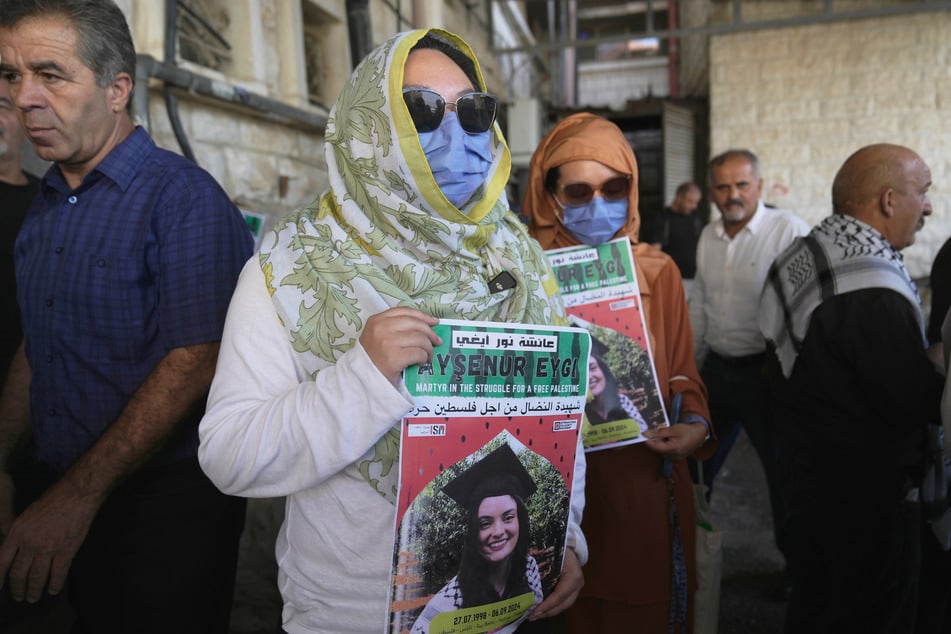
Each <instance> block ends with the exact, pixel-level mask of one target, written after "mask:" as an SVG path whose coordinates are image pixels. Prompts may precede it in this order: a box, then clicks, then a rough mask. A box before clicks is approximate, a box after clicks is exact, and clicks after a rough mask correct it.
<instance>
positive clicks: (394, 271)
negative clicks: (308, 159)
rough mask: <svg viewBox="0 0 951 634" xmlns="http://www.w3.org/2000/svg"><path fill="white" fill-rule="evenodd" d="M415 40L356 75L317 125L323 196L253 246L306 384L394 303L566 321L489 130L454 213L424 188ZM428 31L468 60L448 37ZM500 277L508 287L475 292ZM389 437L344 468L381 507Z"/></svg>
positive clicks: (392, 479)
mask: <svg viewBox="0 0 951 634" xmlns="http://www.w3.org/2000/svg"><path fill="white" fill-rule="evenodd" d="M427 32H428V31H427V30H418V31H409V32H406V33H401V34H398V35H397V36H395V37H393V38H392V39H390V40H389V41H387V42H385V43H384V44H383V45H381V46H380V47H379V48H377V49H376V50H375V51H373V52H372V53H371V54H370V55H368V56H367V58H366V59H365V60H364V61H363V62H361V64H360V65H359V66H358V67H357V69H356V70H355V71H354V73H353V75H352V76H351V78H350V81H349V83H348V84H347V85H346V86H345V88H344V89H343V91H342V92H341V95H340V97H339V99H338V100H337V102H336V104H335V106H334V107H333V109H332V110H331V112H330V116H329V118H328V124H327V130H326V138H325V140H326V143H325V151H326V156H327V168H328V175H329V180H330V188H329V190H328V191H326V192H324V193H323V194H322V195H321V196H320V197H319V198H318V199H317V200H315V201H314V202H313V203H312V204H311V205H310V206H308V207H306V208H304V209H301V210H299V211H297V212H295V213H292V214H289V215H288V216H286V217H284V218H283V219H282V220H281V221H280V222H279V223H278V224H277V226H276V227H275V228H274V230H273V231H272V232H271V233H270V235H269V236H267V237H265V239H264V240H263V242H262V246H261V250H260V263H261V266H262V269H263V270H264V273H265V278H266V279H267V282H268V286H269V291H270V293H271V297H272V299H273V301H274V306H275V308H276V310H277V312H278V315H279V316H280V318H281V320H282V323H283V324H284V327H285V328H286V329H287V333H288V338H289V340H290V341H291V344H292V346H293V349H294V351H295V352H296V353H297V354H299V355H301V357H302V359H303V360H304V363H305V366H306V367H307V369H308V371H309V372H310V373H311V375H312V376H316V374H317V372H319V371H320V370H321V369H323V368H326V367H328V366H330V365H332V364H334V363H335V362H336V360H337V359H338V358H339V357H340V355H342V354H344V353H345V352H346V351H347V350H349V349H350V348H352V347H353V346H354V344H355V343H356V341H357V339H358V338H359V335H360V333H361V332H362V330H363V327H364V324H365V320H366V319H367V317H369V316H371V315H373V314H376V313H379V312H382V311H384V310H386V309H388V308H391V307H394V306H409V307H414V308H418V309H419V310H422V311H424V312H427V313H430V314H432V315H435V316H437V317H444V318H454V319H470V320H487V321H509V322H520V323H535V324H564V323H566V320H565V313H564V305H563V303H562V300H561V298H560V296H559V295H558V294H557V284H556V282H555V279H554V276H553V273H552V271H551V269H550V267H549V265H548V262H547V259H546V258H545V255H544V253H543V252H542V250H541V248H540V247H539V245H538V244H537V243H536V242H535V241H534V240H533V239H531V238H530V237H529V236H528V233H527V231H526V229H525V227H524V226H523V224H522V223H521V222H520V221H519V219H518V218H517V217H516V216H515V215H514V214H513V213H512V212H511V211H510V209H509V207H508V202H507V200H506V197H505V194H504V187H505V184H506V181H507V180H508V177H509V172H510V169H511V159H510V155H509V151H508V147H507V146H506V145H505V142H504V139H503V138H502V135H501V132H500V131H499V129H498V125H496V126H495V127H494V130H493V131H492V134H493V166H492V169H491V171H490V174H489V176H488V178H487V180H486V183H485V184H484V185H483V187H482V188H480V190H479V191H477V192H476V194H475V195H474V196H473V198H472V200H470V201H469V202H468V203H467V204H465V205H464V206H463V208H462V209H456V208H455V207H454V206H453V205H452V204H451V203H449V202H448V201H447V200H446V198H445V197H444V196H443V195H442V192H441V191H440V190H439V188H438V186H437V185H436V183H435V181H434V180H433V176H432V173H431V171H430V170H429V166H428V163H427V161H426V157H425V155H424V154H423V151H422V148H421V147H420V144H419V139H418V136H417V134H416V130H415V128H414V126H413V123H412V120H411V119H410V117H409V113H408V112H407V110H406V107H405V105H404V103H403V99H402V81H403V66H404V64H405V62H406V59H407V56H408V55H409V52H410V49H411V48H412V47H413V45H414V44H415V43H416V42H418V41H419V39H420V38H422V37H423V36H424V35H425V34H426V33H427ZM436 33H437V34H438V35H440V36H442V37H443V38H445V39H446V40H448V41H450V42H451V43H452V44H454V45H455V46H456V47H458V48H459V49H460V50H462V51H463V52H464V53H465V54H466V55H468V56H469V57H470V58H472V59H473V60H475V57H474V55H473V54H472V51H471V50H470V49H469V47H468V45H466V44H465V42H463V41H462V40H461V39H460V38H458V37H457V36H455V35H453V34H451V33H449V32H446V31H441V30H436ZM476 66H477V68H478V63H476ZM479 72H480V80H481V71H479ZM503 270H507V271H509V272H510V273H511V274H512V275H513V276H515V278H516V280H517V285H516V287H515V288H514V289H511V290H508V291H504V292H500V293H495V294H493V293H491V292H489V286H488V281H489V280H490V279H492V278H493V277H495V276H496V275H498V274H499V273H500V272H502V271H503ZM313 424H314V425H319V424H320V421H319V420H315V421H313ZM399 437H400V436H399V425H398V423H397V425H395V426H394V427H393V428H392V429H391V430H390V431H389V432H388V433H386V434H384V436H383V437H381V438H380V439H379V441H378V442H377V443H376V445H375V446H374V447H373V448H372V449H371V450H370V451H369V452H368V453H367V454H366V455H365V456H364V457H363V459H362V460H361V461H360V462H359V464H358V466H359V469H360V472H361V474H362V475H363V477H364V478H365V479H366V480H367V482H368V483H369V484H370V486H372V487H373V488H374V489H375V490H376V491H377V492H379V493H380V494H381V495H383V496H384V497H385V498H387V499H388V500H390V501H391V502H394V503H395V495H396V486H397V479H398V473H399V469H398V468H396V466H397V463H398V460H399Z"/></svg>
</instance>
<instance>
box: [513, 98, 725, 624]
mask: <svg viewBox="0 0 951 634" xmlns="http://www.w3.org/2000/svg"><path fill="white" fill-rule="evenodd" d="M522 209H523V213H524V214H525V215H526V216H527V218H528V220H529V232H530V233H531V234H532V236H534V237H535V238H536V239H537V240H538V241H539V242H540V243H541V245H542V247H543V248H545V249H554V248H558V247H567V246H572V245H577V244H589V245H592V246H593V245H596V244H601V243H603V242H607V241H608V240H611V239H613V238H617V237H622V236H628V237H629V238H630V239H631V243H632V244H633V253H634V263H635V269H636V273H637V282H638V286H639V288H640V294H641V304H642V310H643V314H644V316H645V319H646V321H647V330H648V336H649V337H650V345H651V350H652V352H653V361H654V367H655V369H656V371H657V379H658V383H659V387H660V391H661V396H662V397H663V399H664V403H665V405H666V407H667V408H668V411H669V410H670V409H671V404H672V402H673V399H674V397H675V395H677V394H681V395H682V396H681V397H680V398H681V399H682V401H681V409H680V416H679V420H677V421H674V420H672V421H671V423H677V422H679V423H686V424H672V425H671V426H670V427H667V428H662V429H660V430H655V431H650V432H647V433H645V436H647V437H648V438H649V440H647V441H646V442H643V443H638V444H634V445H627V446H624V447H620V448H617V449H607V450H603V451H595V452H591V453H589V454H587V461H588V471H587V480H586V486H585V489H586V492H587V494H586V496H585V497H586V499H587V506H586V507H585V512H584V521H583V522H582V532H583V533H584V534H585V536H586V538H587V540H588V545H589V548H590V555H589V559H588V563H587V565H586V566H585V567H584V575H585V585H584V588H583V590H582V592H581V595H580V596H579V599H578V601H577V602H576V604H575V606H574V607H573V608H571V609H570V610H569V611H568V612H567V619H568V625H569V630H570V632H572V634H577V633H579V632H585V633H587V632H621V631H632V630H631V628H635V629H636V631H638V632H648V633H654V632H656V633H658V634H660V633H662V632H663V633H666V632H668V625H669V623H671V622H673V623H674V624H675V625H676V628H675V630H674V631H677V632H689V631H691V630H692V625H691V623H692V621H693V618H692V595H693V591H694V590H695V589H696V577H695V571H694V531H695V517H694V510H693V509H694V506H693V489H692V483H691V480H690V474H689V472H688V469H687V464H686V461H685V460H683V458H685V457H686V456H693V457H695V458H698V459H704V458H707V457H709V456H710V455H711V454H712V453H713V449H714V447H713V445H714V443H715V440H714V439H711V438H710V437H709V429H710V427H709V423H708V421H709V419H710V412H709V409H708V407H707V392H706V387H705V386H704V385H703V382H702V381H701V379H700V375H699V373H698V372H697V367H696V364H695V362H694V355H693V340H692V334H691V329H690V321H689V317H688V313H687V302H686V299H685V298H684V292H683V285H682V282H681V277H680V272H679V270H678V268H677V265H676V264H675V263H674V261H673V260H672V259H671V258H670V257H669V256H668V255H666V254H664V253H663V252H661V251H659V250H657V249H655V248H654V247H651V246H650V245H648V244H643V243H639V242H638V241H637V231H638V227H639V225H640V217H639V215H638V211H637V162H636V160H635V158H634V152H633V150H632V149H631V146H630V144H629V143H628V142H627V140H626V139H625V138H624V135H623V134H622V133H621V130H620V129H619V128H618V127H617V126H616V125H615V124H613V123H611V122H610V121H608V120H606V119H604V118H602V117H598V116H595V115H592V114H588V113H579V114H574V115H571V116H569V117H567V118H566V119H564V120H563V121H561V122H560V123H559V124H558V125H556V126H555V127H554V128H553V129H552V130H551V132H549V133H548V135H547V136H546V137H545V139H544V140H542V142H541V144H540V145H539V146H538V148H537V149H536V150H535V154H534V156H533V157H532V161H531V166H530V182H529V189H528V193H527V195H526V197H525V201H524V205H523V208H522ZM665 458H666V459H668V460H669V461H671V462H672V465H673V468H672V471H671V478H670V480H669V481H668V479H667V477H665V475H664V469H663V463H664V459H665ZM669 482H672V484H673V488H672V490H673V492H674V499H675V504H676V509H677V514H678V516H679V522H678V527H679V541H680V543H681V544H682V545H683V557H682V558H680V557H678V556H677V555H675V548H674V539H673V538H672V533H673V531H672V530H671V528H672V527H671V525H670V520H669V517H670V510H671V504H670V496H669V493H668V490H669V489H668V483H669ZM678 561H679V562H680V563H679V564H678Z"/></svg>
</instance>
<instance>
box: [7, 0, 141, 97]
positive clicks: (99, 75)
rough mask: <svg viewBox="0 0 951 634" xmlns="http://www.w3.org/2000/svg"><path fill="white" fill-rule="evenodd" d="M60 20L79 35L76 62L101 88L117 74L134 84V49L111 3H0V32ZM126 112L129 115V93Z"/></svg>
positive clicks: (37, 0) (107, 0)
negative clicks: (34, 20) (37, 20)
mask: <svg viewBox="0 0 951 634" xmlns="http://www.w3.org/2000/svg"><path fill="white" fill-rule="evenodd" d="M49 16H62V17H64V18H66V19H67V20H68V21H69V22H70V24H71V25H72V26H73V28H74V29H76V33H77V34H78V35H79V45H78V53H79V58H80V59H81V60H82V62H83V64H85V65H86V67H87V68H89V70H91V71H92V73H93V76H95V78H96V84H97V85H98V86H99V87H100V88H105V87H106V86H108V85H110V84H111V83H112V82H114V81H115V79H116V77H118V76H119V74H120V73H128V75H129V77H131V78H132V81H133V83H134V82H135V45H134V44H133V43H132V34H131V33H130V32H129V24H128V22H127V21H126V18H125V15H124V14H123V13H122V10H121V9H119V7H118V6H116V4H115V3H114V2H112V0H0V28H4V29H10V28H13V27H15V26H17V25H18V24H19V23H20V22H22V21H23V20H27V19H30V18H38V17H49ZM126 110H127V111H129V112H131V111H132V92H131V91H130V93H129V102H128V103H127V104H126Z"/></svg>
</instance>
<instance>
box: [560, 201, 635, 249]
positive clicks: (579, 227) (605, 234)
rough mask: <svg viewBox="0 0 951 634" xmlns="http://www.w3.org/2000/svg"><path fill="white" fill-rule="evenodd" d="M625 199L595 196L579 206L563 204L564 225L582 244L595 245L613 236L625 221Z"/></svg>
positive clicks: (626, 202)
mask: <svg viewBox="0 0 951 634" xmlns="http://www.w3.org/2000/svg"><path fill="white" fill-rule="evenodd" d="M627 204H628V201H627V199H624V200H615V201H613V202H607V201H605V200H604V198H602V197H601V196H595V197H594V198H592V199H591V202H589V203H588V204H587V205H583V206H581V207H569V206H565V208H564V209H563V210H562V213H563V215H564V218H565V227H566V228H567V229H568V231H570V232H571V234H572V235H573V236H574V237H576V238H578V240H580V241H581V242H583V243H584V244H587V245H589V246H592V247H594V246H597V245H599V244H604V243H605V242H607V241H608V240H610V239H611V238H613V237H614V234H615V233H617V232H618V229H620V228H621V227H623V226H624V223H625V222H627Z"/></svg>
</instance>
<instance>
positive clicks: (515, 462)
mask: <svg viewBox="0 0 951 634" xmlns="http://www.w3.org/2000/svg"><path fill="white" fill-rule="evenodd" d="M536 488H537V487H536V484H535V482H534V481H533V480H532V477H531V475H529V473H528V471H527V470H526V469H525V467H524V466H523V465H522V463H521V462H520V461H519V459H518V457H517V456H516V455H515V452H514V451H512V448H511V447H509V445H508V444H502V445H500V446H499V447H498V448H497V449H495V450H493V451H492V452H491V453H489V454H488V455H487V456H486V457H485V458H483V459H481V460H479V461H478V462H477V463H475V464H474V465H472V466H471V467H469V468H468V469H467V470H466V471H464V472H463V473H462V474H461V475H459V476H457V477H456V478H455V479H453V480H452V481H450V482H449V484H447V485H446V486H445V487H443V489H442V492H443V493H445V494H446V495H447V496H449V497H450V498H452V500H453V501H454V502H455V503H456V504H458V505H459V506H460V507H462V508H463V509H465V510H466V537H465V542H464V546H463V551H462V560H461V562H460V565H459V573H458V574H457V575H456V576H455V577H453V578H452V579H450V580H449V582H448V583H446V585H444V586H443V587H442V589H441V590H439V592H437V593H436V594H434V595H433V597H432V598H431V599H430V600H429V602H428V603H427V604H426V607H425V608H423V611H422V612H421V613H420V615H419V617H418V618H417V619H416V622H415V623H414V624H413V630H412V632H413V634H427V633H428V632H429V631H430V624H431V622H432V620H433V619H434V618H435V617H436V616H437V615H439V614H442V613H445V612H451V611H455V610H461V609H464V608H469V607H476V606H481V605H489V604H492V603H495V602H497V601H502V600H503V599H508V598H510V597H515V596H518V595H522V594H526V593H531V594H532V595H533V596H534V601H533V604H532V606H531V607H534V606H535V605H538V604H539V603H541V601H542V598H543V592H542V581H541V575H540V573H539V571H538V564H537V562H536V561H535V558H534V557H532V556H531V555H530V554H529V552H528V549H529V544H530V543H531V539H532V529H531V525H530V523H529V519H528V509H527V507H526V506H525V501H526V500H527V499H528V498H529V497H530V496H531V495H532V494H533V493H534V492H535V489H536ZM530 609H531V608H529V611H530ZM527 614H528V612H526V616H527ZM523 618H524V617H523ZM521 620H522V619H518V620H516V621H514V622H513V623H511V624H509V625H508V626H507V627H506V628H504V629H503V631H514V629H515V627H516V626H517V625H518V623H519V622H520V621H521Z"/></svg>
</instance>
